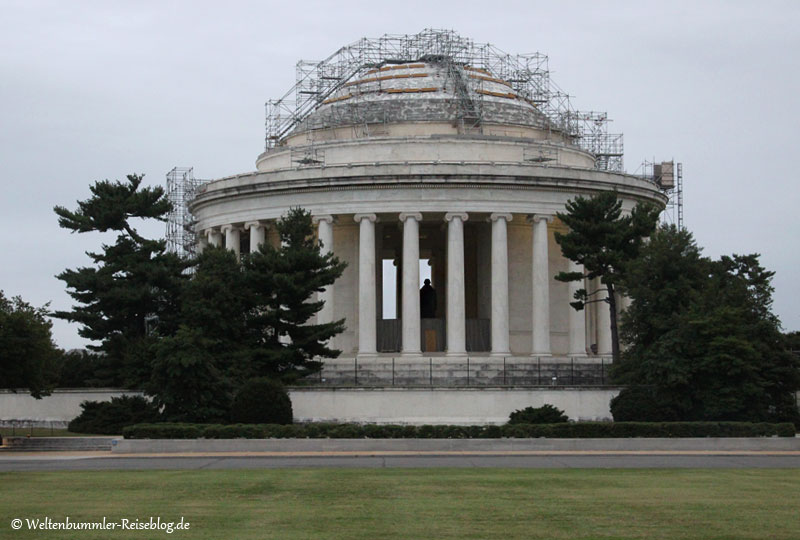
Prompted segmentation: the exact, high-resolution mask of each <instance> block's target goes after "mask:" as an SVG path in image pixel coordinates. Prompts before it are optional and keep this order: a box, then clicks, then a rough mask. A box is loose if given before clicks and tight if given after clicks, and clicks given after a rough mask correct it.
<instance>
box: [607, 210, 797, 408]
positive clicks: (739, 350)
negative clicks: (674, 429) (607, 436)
mask: <svg viewBox="0 0 800 540" xmlns="http://www.w3.org/2000/svg"><path fill="white" fill-rule="evenodd" d="M772 276H773V272H770V271H767V270H765V269H764V268H763V267H762V266H761V265H760V263H759V260H758V255H733V256H730V257H729V256H723V257H721V258H720V259H718V260H710V259H708V258H705V257H702V256H701V255H700V250H699V249H698V247H697V245H696V244H695V242H694V240H693V238H692V236H691V234H689V233H688V232H686V231H680V230H678V229H677V228H675V227H674V226H671V227H662V228H660V229H659V230H658V231H656V233H655V234H653V236H652V237H651V240H650V242H649V244H648V245H647V246H645V247H644V248H643V249H642V253H641V256H640V257H639V258H638V259H637V260H636V261H635V262H633V263H631V264H630V265H629V267H628V274H627V277H626V287H627V294H628V295H629V296H630V298H631V299H632V300H633V303H632V305H631V307H630V308H629V309H628V310H627V311H626V313H625V314H624V315H623V327H622V328H623V341H624V342H625V343H626V344H627V345H628V348H627V350H626V351H625V353H624V354H623V355H622V359H621V362H620V363H619V364H618V365H616V366H615V368H614V372H613V376H614V378H615V380H616V381H617V382H619V383H622V384H629V385H634V386H638V385H641V386H643V387H645V388H642V389H631V390H629V391H628V392H624V393H621V394H620V397H618V398H617V399H616V400H615V403H614V404H613V405H612V410H613V409H614V408H617V409H620V410H630V411H633V410H634V408H633V407H630V406H629V405H628V404H626V403H625V401H626V400H634V399H635V400H639V401H641V402H644V401H647V400H648V399H650V400H651V401H650V405H648V406H640V407H638V408H639V410H641V411H644V410H645V409H647V410H650V411H657V412H654V413H653V416H656V417H654V418H644V417H640V418H638V419H648V420H675V419H678V420H751V421H763V420H792V421H796V420H798V415H797V407H796V404H795V400H794V393H795V392H796V391H797V390H798V389H799V388H800V370H799V369H798V367H799V366H798V362H797V359H796V358H795V357H793V356H792V355H791V354H790V353H788V352H787V351H786V350H785V345H784V343H785V341H784V337H783V336H782V334H781V332H780V323H779V320H778V319H777V317H775V315H774V314H773V313H772V310H771V305H772V292H773V288H772V285H771V279H772ZM634 396H635V397H634ZM633 414H636V413H635V412H633ZM615 415H616V413H615ZM615 418H616V416H615ZM625 418H626V419H630V418H629V417H628V416H625Z"/></svg>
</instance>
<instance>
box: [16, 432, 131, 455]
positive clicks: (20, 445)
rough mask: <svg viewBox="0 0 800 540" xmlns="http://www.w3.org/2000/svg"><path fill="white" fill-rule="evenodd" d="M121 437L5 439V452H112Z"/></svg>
mask: <svg viewBox="0 0 800 540" xmlns="http://www.w3.org/2000/svg"><path fill="white" fill-rule="evenodd" d="M118 438H119V437H118V436H117V437H114V436H108V437H3V446H0V451H3V452H90V451H98V450H99V451H109V452H110V451H111V441H112V440H114V439H118Z"/></svg>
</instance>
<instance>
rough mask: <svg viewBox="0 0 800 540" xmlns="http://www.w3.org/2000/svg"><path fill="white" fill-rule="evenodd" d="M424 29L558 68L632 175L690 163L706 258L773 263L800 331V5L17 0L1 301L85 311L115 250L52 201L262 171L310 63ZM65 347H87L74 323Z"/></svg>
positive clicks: (6, 12)
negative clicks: (92, 261)
mask: <svg viewBox="0 0 800 540" xmlns="http://www.w3.org/2000/svg"><path fill="white" fill-rule="evenodd" d="M423 28H446V29H452V30H456V31H457V32H459V33H460V34H461V35H463V36H466V37H470V38H472V39H474V40H475V41H478V42H489V43H492V44H494V45H496V46H497V47H499V48H501V49H503V50H504V51H506V52H509V53H526V52H536V51H538V52H541V53H544V54H547V55H549V57H550V68H551V71H552V78H553V79H554V81H555V82H556V83H557V84H558V85H559V86H560V87H561V88H562V89H564V90H565V91H566V92H568V93H569V94H570V95H571V96H573V100H572V101H573V104H574V105H575V106H576V107H577V108H579V109H584V110H604V111H608V113H609V116H610V117H611V118H612V119H613V123H612V124H611V131H613V132H622V133H624V134H625V164H626V169H627V170H628V171H629V172H636V170H637V169H638V168H639V166H640V164H641V162H642V161H643V160H645V159H647V160H653V159H655V160H658V161H660V160H669V159H673V158H674V159H675V160H676V161H680V162H682V163H683V164H684V177H685V189H684V194H685V216H686V224H687V226H688V228H689V229H690V230H691V231H692V232H693V233H694V235H695V238H696V239H697V241H698V243H699V244H700V245H701V246H702V247H703V248H704V252H705V253H706V254H707V255H710V256H719V255H721V254H730V253H751V252H758V253H761V254H762V259H761V260H762V263H763V264H764V265H765V266H766V267H767V268H769V269H771V270H774V271H776V272H777V274H776V276H775V279H774V282H773V283H774V285H775V289H776V291H775V311H776V313H777V314H778V315H779V316H780V318H781V320H782V322H783V325H784V328H785V329H787V330H800V302H798V298H799V297H800V280H798V276H797V273H798V271H797V269H798V267H799V266H800V249H798V243H799V242H798V239H797V237H798V233H800V175H798V167H799V166H798V157H800V148H798V146H800V145H799V143H798V141H800V129H798V128H800V75H798V53H799V52H800V31H799V30H798V28H800V2H796V1H786V2H778V1H772V2H771V1H761V2H729V1H724V2H705V1H704V2H697V1H691V2H681V1H675V0H672V1H668V2H647V1H635V2H602V1H593V2H555V1H552V0H550V1H547V2H537V1H533V0H525V1H521V2H504V1H500V0H493V1H486V0H484V1H476V2H471V1H459V2H438V1H431V0H428V1H424V2H416V1H409V0H403V1H402V2H400V1H396V2H376V1H375V0H371V1H369V2H347V1H336V2H330V3H328V2H290V1H285V2H280V3H278V2H274V3H272V2H265V1H257V2H256V1H253V2H245V1H237V0H228V1H225V2H220V1H215V2H210V1H206V2H202V1H182V2H181V1H176V2H170V1H167V0H159V1H154V2H149V1H130V2H122V1H116V2H114V1H97V2H93V1H79V0H72V1H68V2H66V1H50V2H45V1H36V0H22V1H9V0H0V181H1V182H2V191H0V231H2V233H1V234H0V257H2V258H1V259H0V261H2V264H0V289H2V290H4V291H5V294H6V296H13V295H21V296H22V297H23V298H24V299H26V300H27V301H29V302H31V303H33V304H35V305H42V304H44V303H46V302H52V304H51V307H52V308H54V309H68V308H69V306H70V305H71V299H70V297H69V296H68V295H67V294H66V292H65V290H64V286H63V283H62V282H60V281H58V280H57V279H55V277H54V276H55V275H56V274H57V273H59V272H60V271H62V270H63V269H65V268H74V267H78V266H81V265H85V264H87V260H88V259H87V257H86V256H85V255H84V251H86V250H93V249H98V247H99V244H100V238H99V237H98V236H96V235H85V234H84V235H75V234H70V233H68V232H66V231H64V230H61V229H59V228H58V225H57V222H56V217H55V215H54V214H53V211H52V208H53V206H54V205H57V204H61V205H65V206H67V207H69V208H74V207H75V201H77V200H79V199H81V200H82V199H85V198H87V197H88V195H89V190H88V186H89V184H90V183H92V182H94V181H96V180H102V179H105V178H109V179H118V178H124V177H125V175H126V174H129V173H132V172H137V173H144V174H145V175H146V178H145V180H146V182H148V183H151V184H160V183H163V182H164V177H165V174H166V173H167V171H169V170H170V169H171V168H172V167H174V166H193V167H194V168H195V174H196V176H198V177H200V178H218V177H221V176H226V175H230V174H235V173H240V172H246V171H251V170H253V169H254V168H255V158H256V156H257V155H258V154H259V153H260V152H261V151H262V150H263V141H264V102H265V101H266V100H267V99H270V98H275V97H279V96H281V95H283V94H284V93H285V92H286V91H287V90H288V89H289V88H290V87H291V86H292V85H293V84H294V77H295V70H294V66H295V63H296V62H297V60H299V59H306V60H319V59H323V58H325V57H327V56H328V55H330V54H331V53H332V52H334V51H335V50H336V49H338V48H339V47H341V46H343V45H346V44H349V43H351V42H353V41H356V40H357V39H359V38H361V37H364V36H367V37H379V36H380V35H383V34H385V33H391V34H406V33H416V32H418V31H419V30H421V29H423ZM147 232H150V233H151V234H152V235H163V232H164V228H163V227H162V226H161V225H159V226H157V227H155V228H153V229H148V230H147ZM106 241H111V239H109V238H107V239H106ZM54 335H55V339H56V341H57V343H58V344H59V345H60V346H62V347H65V348H72V347H77V346H81V345H82V344H83V343H84V342H83V340H82V339H81V338H79V337H78V335H77V328H76V327H75V326H72V325H69V324H66V323H64V322H60V321H56V322H55V324H54Z"/></svg>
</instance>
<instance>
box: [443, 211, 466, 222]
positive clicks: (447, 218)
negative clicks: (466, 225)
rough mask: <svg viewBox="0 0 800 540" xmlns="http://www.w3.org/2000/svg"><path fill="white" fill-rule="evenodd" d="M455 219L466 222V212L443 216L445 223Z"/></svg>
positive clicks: (450, 213)
mask: <svg viewBox="0 0 800 540" xmlns="http://www.w3.org/2000/svg"><path fill="white" fill-rule="evenodd" d="M455 218H458V219H460V220H461V221H467V220H468V219H469V214H467V213H466V212H447V213H446V214H445V215H444V220H445V221H453V220H454V219H455Z"/></svg>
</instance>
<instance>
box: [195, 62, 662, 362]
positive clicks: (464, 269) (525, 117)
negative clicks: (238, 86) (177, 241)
mask: <svg viewBox="0 0 800 540" xmlns="http://www.w3.org/2000/svg"><path fill="white" fill-rule="evenodd" d="M389 69H390V68H381V69H380V70H377V69H376V70H374V71H375V73H374V74H372V75H367V76H365V77H362V79H359V80H354V81H350V82H349V83H347V84H346V85H344V86H343V87H342V88H341V89H340V90H338V91H337V92H336V93H335V94H333V96H332V97H331V98H329V99H327V100H326V101H325V102H323V103H322V104H321V105H320V106H319V108H318V109H317V110H316V111H315V112H313V113H311V114H310V115H309V116H308V117H307V118H306V119H305V120H304V121H303V122H302V123H300V124H298V126H297V127H296V128H295V129H294V131H292V132H291V133H290V134H289V135H287V136H286V137H284V139H283V140H281V141H280V143H279V144H278V145H276V146H275V147H274V148H270V149H269V150H268V151H266V152H265V153H263V154H262V155H261V156H259V157H258V160H257V171H255V172H251V173H246V174H240V175H236V176H231V177H226V178H222V179H219V180H215V181H212V182H210V183H208V184H206V185H204V186H203V187H202V188H201V191H200V192H199V194H198V195H197V197H196V198H195V200H194V202H193V204H192V208H191V210H192V213H193V215H194V216H195V217H196V218H197V223H198V231H199V232H200V233H201V237H202V238H203V239H204V240H205V241H207V242H208V244H212V245H225V246H226V247H228V248H229V249H232V250H233V251H235V252H236V253H237V254H239V253H240V252H246V251H247V250H248V249H250V250H253V249H255V248H256V246H258V244H259V243H260V242H265V241H267V242H270V241H272V242H274V241H275V239H274V233H271V232H270V231H271V226H270V223H272V222H273V221H274V220H276V219H279V218H280V217H281V216H282V215H284V214H285V213H286V212H287V210H288V209H289V208H290V207H297V206H299V207H302V208H304V209H306V210H308V211H309V212H311V214H312V215H313V216H314V220H315V222H316V223H317V224H318V227H319V238H320V241H321V244H322V245H323V249H324V250H326V251H327V250H331V251H333V252H334V253H335V254H336V255H337V256H338V257H339V258H340V259H341V260H343V261H344V262H346V263H347V264H348V266H347V269H346V270H345V272H344V274H343V275H342V276H341V278H339V280H338V281H337V282H336V283H335V284H334V285H333V287H331V288H330V289H329V290H327V291H325V293H323V298H324V299H325V301H326V306H325V308H324V309H323V311H321V312H320V313H319V315H318V320H319V321H321V322H327V321H332V320H337V319H340V318H344V319H345V320H346V330H345V332H344V333H343V334H341V335H339V336H337V337H336V338H335V339H334V342H333V345H334V346H335V347H336V348H338V349H340V350H341V351H342V356H343V357H344V358H357V359H358V360H359V361H361V362H362V363H363V362H368V361H370V359H375V358H380V357H386V356H391V357H397V358H405V359H410V358H415V357H420V356H426V357H428V356H441V357H442V358H443V361H446V360H445V359H447V358H455V359H456V360H458V359H460V358H463V357H465V356H469V355H472V356H475V355H477V356H482V357H504V358H505V357H510V358H543V357H544V358H549V357H552V358H554V359H558V358H563V359H564V361H569V360H568V359H569V358H573V359H574V358H580V357H586V356H597V355H607V354H608V353H610V330H609V328H608V323H607V321H608V313H605V314H604V313H598V312H597V311H600V310H599V309H598V307H599V306H603V307H604V308H605V307H606V304H595V305H594V306H592V308H591V309H588V310H586V311H581V312H576V311H575V310H573V309H572V308H571V307H570V305H569V302H570V301H571V295H572V294H573V292H574V290H575V289H577V288H579V287H580V286H581V285H580V284H579V283H570V284H567V283H561V282H558V281H555V280H554V279H553V276H555V275H556V274H557V273H558V272H560V271H567V270H570V271H574V270H578V268H577V267H575V265H573V264H572V263H570V261H568V260H566V259H565V258H564V257H563V256H562V255H561V252H560V249H559V246H558V245H557V243H556V242H555V238H554V233H555V232H556V231H564V230H565V229H564V226H563V224H562V223H561V222H560V221H559V220H558V219H557V217H556V213H557V212H560V211H563V210H564V208H565V204H566V203H567V201H568V200H570V199H572V198H574V197H576V196H578V195H581V196H591V195H592V194H595V193H599V192H601V191H608V190H614V191H616V192H617V193H618V195H619V197H620V198H621V199H622V201H623V209H624V210H625V211H630V210H631V209H632V208H633V206H634V205H635V204H636V203H637V202H640V201H650V202H654V203H656V204H659V205H663V204H664V202H665V199H664V196H663V195H662V194H661V193H660V192H659V190H658V189H657V188H656V186H655V185H654V184H652V183H651V182H649V181H646V180H644V179H642V178H640V177H637V176H632V175H628V174H624V173H616V172H609V171H603V170H598V169H595V161H594V157H593V155H592V154H590V153H588V152H586V151H584V150H581V149H580V148H578V147H577V146H575V145H573V144H571V142H570V139H569V138H568V137H566V136H565V135H563V134H562V133H561V132H559V131H558V130H556V129H553V128H552V127H549V126H548V124H547V120H546V119H545V118H544V117H543V116H542V115H541V114H539V112H538V111H537V109H536V107H535V106H534V105H533V104H531V103H529V102H527V101H526V100H524V99H522V98H520V97H519V96H515V95H514V94H513V93H512V92H510V91H509V85H508V84H507V83H504V82H503V81H497V80H496V79H492V78H489V77H487V76H486V75H484V74H478V75H476V74H475V73H473V72H472V71H475V70H472V71H468V70H469V68H468V67H465V68H463V69H462V71H463V76H464V78H465V80H467V81H468V83H469V84H470V85H472V86H469V87H468V90H469V91H471V92H475V93H476V95H478V94H477V93H480V97H481V98H482V99H483V100H484V101H483V102H482V103H483V105H482V107H484V116H483V118H482V120H481V122H480V124H479V125H473V126H471V127H470V128H469V129H465V128H464V126H463V124H462V125H459V123H458V122H457V121H456V120H457V118H455V117H453V115H454V114H455V112H454V109H453V107H452V102H453V99H454V97H455V94H454V90H453V88H448V83H447V79H446V77H444V75H443V73H442V69H441V67H440V66H437V65H433V64H428V63H425V62H419V63H415V64H408V65H401V66H394V67H391V71H384V70H389ZM382 73H390V74H389V75H381V74H382ZM378 75H380V76H381V77H383V80H381V81H379V80H377V79H379V78H381V77H378ZM373 79H374V80H373ZM379 83H380V84H379ZM480 85H482V86H480ZM490 86H491V88H490ZM356 89H360V90H358V92H362V93H360V94H358V95H356V94H357V90H356ZM349 102H353V103H357V104H358V105H359V106H360V107H361V111H362V113H363V114H361V116H360V117H359V119H360V120H359V121H358V122H356V121H355V120H354V119H353V118H355V117H352V116H351V117H349V118H350V120H349V121H348V120H347V118H348V117H347V116H346V115H345V114H344V112H343V111H346V110H345V109H344V107H345V106H346V105H347V104H348V103H349ZM426 115H427V116H426ZM448 115H449V116H448ZM348 122H349V123H348ZM387 259H391V260H393V261H395V264H396V266H397V284H396V291H397V312H396V313H383V312H382V295H383V271H382V261H384V260H387ZM420 259H423V260H429V261H430V265H431V280H432V282H433V283H432V284H433V287H434V289H435V290H436V298H437V306H436V313H435V317H428V318H426V319H422V318H421V314H420V297H419V285H420V284H419V266H418V265H419V260H420ZM404 261H408V264H406V263H405V262H404ZM587 286H594V284H587Z"/></svg>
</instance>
